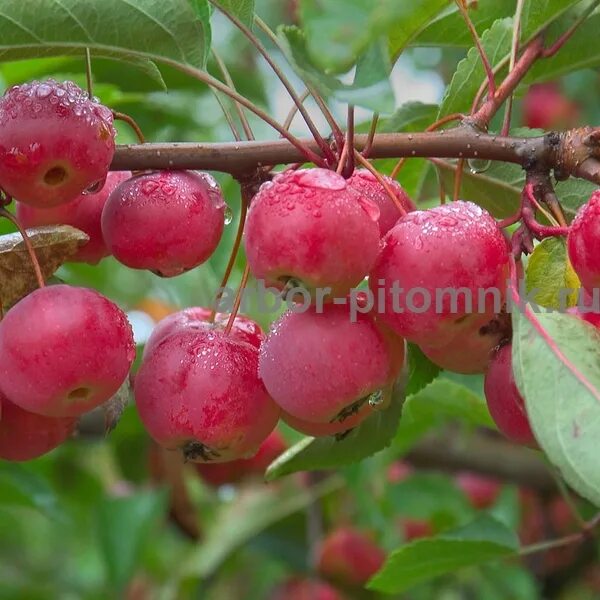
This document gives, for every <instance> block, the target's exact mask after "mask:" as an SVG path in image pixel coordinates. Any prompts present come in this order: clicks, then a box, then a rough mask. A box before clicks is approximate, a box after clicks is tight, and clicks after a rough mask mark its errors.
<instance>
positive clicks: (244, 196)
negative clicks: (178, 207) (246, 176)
mask: <svg viewBox="0 0 600 600" xmlns="http://www.w3.org/2000/svg"><path fill="white" fill-rule="evenodd" d="M249 203H250V197H249V194H248V191H247V188H246V186H245V185H244V184H242V186H241V198H240V222H239V224H238V228H237V232H236V235H235V240H234V242H233V246H232V247H231V253H230V255H229V261H228V262H227V268H226V269H225V273H224V274H223V279H221V285H220V286H219V289H220V290H222V289H223V288H225V286H226V285H227V282H228V281H229V277H230V276H231V272H232V271H233V266H234V265H235V260H236V258H237V255H238V251H239V249H240V245H241V243H242V236H243V234H244V225H245V223H246V215H247V214H248V204H249ZM220 299H221V295H220V294H219V295H217V297H216V298H215V302H214V305H213V307H212V310H211V312H210V317H209V319H208V322H209V323H214V322H215V316H216V314H217V306H218V304H219V300H220Z"/></svg>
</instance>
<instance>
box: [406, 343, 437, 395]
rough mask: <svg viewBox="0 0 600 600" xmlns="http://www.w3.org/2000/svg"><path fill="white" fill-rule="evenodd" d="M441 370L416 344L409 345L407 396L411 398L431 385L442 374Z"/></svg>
mask: <svg viewBox="0 0 600 600" xmlns="http://www.w3.org/2000/svg"><path fill="white" fill-rule="evenodd" d="M440 371H441V369H440V367H438V366H437V365H436V364H434V363H432V362H431V361H430V360H429V359H428V358H427V357H426V356H425V355H424V354H423V351H422V350H421V348H419V346H417V345H416V344H412V343H409V344H408V383H407V384H406V395H407V396H411V395H412V394H416V393H417V392H420V391H421V390H422V389H423V388H424V387H425V386H427V385H428V384H429V383H431V382H432V381H433V380H434V379H435V378H436V377H437V376H438V375H439V373H440Z"/></svg>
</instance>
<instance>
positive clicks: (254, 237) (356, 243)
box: [244, 169, 379, 297]
mask: <svg viewBox="0 0 600 600" xmlns="http://www.w3.org/2000/svg"><path fill="white" fill-rule="evenodd" d="M378 219H379V209H378V208H377V205H376V204H374V203H373V202H372V201H371V200H368V199H367V198H361V197H360V196H359V195H358V194H356V193H355V192H354V191H352V189H351V188H349V186H348V183H347V181H346V180H345V179H344V178H343V177H342V176H341V175H337V174H336V173H334V172H333V171H328V170H326V169H299V170H297V171H286V172H284V173H281V174H279V175H276V176H275V178H274V179H273V181H270V182H267V183H265V184H263V185H262V186H261V188H260V190H259V192H258V193H257V194H256V196H255V197H254V199H253V200H252V203H251V205H250V209H249V211H248V219H247V222H246V229H245V232H244V245H245V248H246V255H247V257H248V264H249V265H250V270H251V272H252V274H253V275H254V276H255V277H256V278H257V279H260V280H264V281H265V285H267V286H271V287H275V288H277V289H283V288H284V287H285V285H286V283H287V282H288V280H293V281H294V282H298V283H299V284H301V285H302V286H303V287H304V288H305V289H307V290H308V291H309V292H312V291H314V289H315V288H325V287H331V288H332V292H331V294H332V296H334V297H336V296H337V297H343V296H346V295H347V294H348V292H349V290H350V288H352V287H354V286H356V285H358V283H360V282H361V281H362V279H364V277H365V276H366V275H367V273H368V271H369V269H370V268H371V267H372V266H373V263H374V262H375V258H376V256H377V252H378V251H379V226H378V224H377V220H378Z"/></svg>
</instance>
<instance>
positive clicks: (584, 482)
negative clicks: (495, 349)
mask: <svg viewBox="0 0 600 600" xmlns="http://www.w3.org/2000/svg"><path fill="white" fill-rule="evenodd" d="M513 329H514V332H513V351H512V359H513V370H514V374H515V380H516V382H517V386H518V387H519V390H520V392H521V394H522V395H523V397H524V399H525V405H526V408H527V414H528V416H529V420H530V422H531V426H532V428H533V431H534V434H535V437H536V439H537V441H538V443H539V444H540V446H541V448H542V449H543V450H544V452H545V453H546V455H547V457H548V459H549V460H550V461H551V462H552V463H553V464H554V465H555V466H556V467H557V469H558V470H559V471H560V472H561V473H562V475H563V477H564V478H565V480H566V482H567V483H568V484H569V485H570V486H571V487H572V488H573V489H574V490H575V491H577V492H578V493H579V494H581V495H582V496H584V497H586V498H587V499H588V500H590V501H591V502H593V503H594V504H595V505H596V506H600V471H599V470H598V460H597V445H598V439H599V437H600V392H599V391H598V390H600V363H599V362H598V359H597V357H598V348H599V347H600V332H599V331H598V330H597V329H596V328H595V327H593V326H592V325H590V324H588V323H586V322H584V321H583V320H581V319H579V318H577V317H575V316H572V315H567V314H562V313H552V314H536V315H532V314H531V313H529V314H528V315H527V316H525V315H524V314H522V313H521V312H519V311H514V314H513Z"/></svg>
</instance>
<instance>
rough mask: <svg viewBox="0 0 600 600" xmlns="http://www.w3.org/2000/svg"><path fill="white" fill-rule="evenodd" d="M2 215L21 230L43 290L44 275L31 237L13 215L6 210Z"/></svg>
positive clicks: (1, 211)
mask: <svg viewBox="0 0 600 600" xmlns="http://www.w3.org/2000/svg"><path fill="white" fill-rule="evenodd" d="M0 215H1V216H3V217H4V218H5V219H8V220H9V221H10V222H11V223H12V224H13V225H14V226H15V227H16V228H17V229H18V230H19V233H20V234H21V237H22V238H23V243H24V244H25V248H26V250H27V253H28V254H29V258H30V260H31V264H32V266H33V272H34V273H35V278H36V280H37V283H38V287H40V288H43V287H44V286H45V285H46V284H45V282H44V275H43V274H42V269H41V267H40V263H39V261H38V259H37V256H36V254H35V250H34V248H33V245H32V243H31V240H30V239H29V236H28V235H27V231H26V230H25V229H24V228H23V227H21V224H20V223H19V220H18V219H17V217H15V216H14V215H13V214H12V213H10V212H9V211H7V210H6V209H5V208H0Z"/></svg>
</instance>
